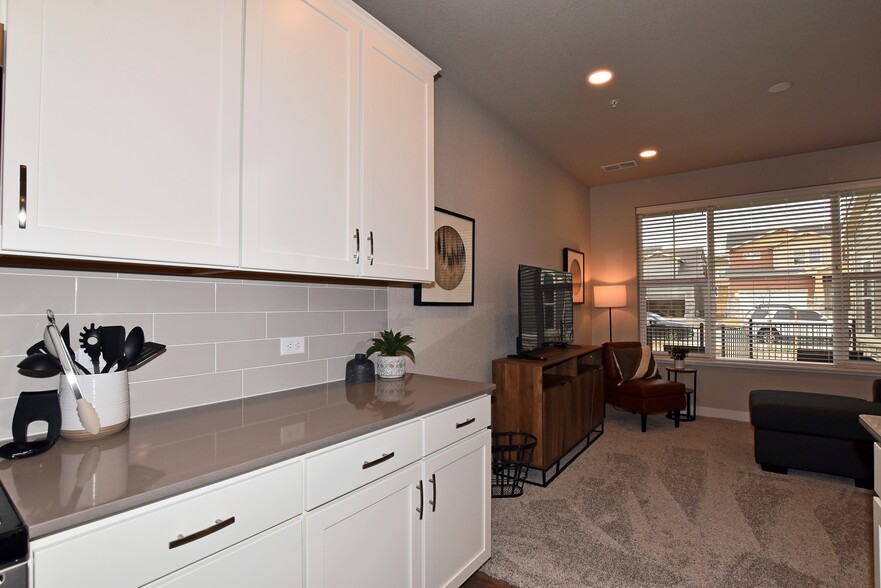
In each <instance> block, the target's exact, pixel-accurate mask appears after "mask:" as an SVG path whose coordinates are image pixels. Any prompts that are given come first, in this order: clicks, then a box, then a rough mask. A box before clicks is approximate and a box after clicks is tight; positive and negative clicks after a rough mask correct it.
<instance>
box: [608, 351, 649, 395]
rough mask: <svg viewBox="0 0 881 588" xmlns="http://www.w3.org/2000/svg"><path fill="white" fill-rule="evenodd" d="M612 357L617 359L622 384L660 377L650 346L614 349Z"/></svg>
mask: <svg viewBox="0 0 881 588" xmlns="http://www.w3.org/2000/svg"><path fill="white" fill-rule="evenodd" d="M612 357H614V358H615V364H616V365H617V367H618V373H620V374H621V380H622V382H623V381H626V380H641V379H647V378H656V377H657V376H658V366H657V365H655V358H654V356H653V355H652V350H651V347H649V346H648V345H640V346H639V347H624V348H619V349H613V350H612ZM618 385H619V386H620V385H621V383H620V382H619V384H618Z"/></svg>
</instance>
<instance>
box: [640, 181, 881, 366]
mask: <svg viewBox="0 0 881 588" xmlns="http://www.w3.org/2000/svg"><path fill="white" fill-rule="evenodd" d="M879 197H881V178H876V179H870V180H861V181H854V182H842V183H835V184H826V185H820V186H810V187H804V188H795V189H789V190H779V191H771V192H758V193H752V194H744V195H737V196H728V197H721V198H712V199H703V200H692V201H684V202H677V203H669V204H663V205H655V206H643V207H637V208H636V216H635V218H636V225H637V226H636V236H637V247H636V250H637V289H638V294H639V298H638V300H639V304H638V324H639V338H640V340H641V341H642V342H643V343H647V342H648V321H647V317H646V313H647V311H648V310H649V309H648V306H649V303H648V296H647V292H648V291H649V290H650V289H652V288H660V289H663V288H668V289H670V290H671V291H675V290H676V289H682V288H695V289H696V288H704V293H705V295H706V300H705V301H704V304H705V308H704V309H703V316H702V317H700V318H701V321H702V325H701V326H702V331H701V345H702V348H693V349H692V352H693V353H694V354H695V356H698V357H703V358H706V360H710V361H712V362H713V363H715V362H719V363H722V364H726V365H730V364H735V363H747V364H749V365H756V366H757V367H758V366H760V365H771V366H781V367H782V366H788V367H793V366H799V367H807V366H809V365H811V366H817V367H821V368H826V369H835V370H839V371H840V370H841V369H842V368H845V367H846V368H848V369H853V368H872V367H873V366H874V367H875V368H876V369H877V368H878V367H881V364H879V363H872V362H866V361H857V360H856V359H857V358H859V356H860V355H861V354H862V350H864V349H866V348H867V347H868V348H869V349H872V350H873V351H872V353H876V352H875V351H874V349H876V347H875V346H874V344H870V345H867V343H868V341H858V339H857V335H855V334H853V333H852V332H851V330H850V329H852V328H855V325H856V323H857V321H855V320H854V319H853V318H851V317H852V316H853V315H854V314H855V313H858V312H859V311H858V310H857V308H856V306H855V304H856V303H855V302H854V301H853V300H852V297H853V296H854V293H855V292H858V291H859V292H874V291H876V289H877V288H876V286H877V287H881V261H879V262H878V263H876V264H875V267H874V268H867V267H866V266H865V263H866V262H865V258H864V256H859V255H855V254H854V253H855V251H854V250H853V242H852V241H847V239H848V238H851V237H852V233H848V234H847V235H845V233H846V230H845V225H846V219H847V218H848V217H847V216H846V215H845V213H843V212H842V210H841V209H842V206H841V204H842V202H845V201H846V202H848V203H850V202H853V201H855V200H857V199H859V198H865V199H866V202H867V203H869V205H870V208H869V209H868V210H869V211H870V215H869V221H870V222H871V223H873V224H869V225H868V226H869V227H876V226H878V222H877V220H873V217H875V218H877V216H878V209H879V208H881V207H877V206H876V201H875V199H876V198H879ZM811 201H818V202H823V201H826V202H827V204H828V207H829V217H830V221H829V223H830V235H831V236H830V244H829V249H830V250H831V251H830V256H831V259H830V262H831V263H830V265H829V269H828V273H829V275H828V276H826V275H825V274H819V273H815V274H814V276H815V278H817V279H819V280H820V281H821V283H822V285H823V287H824V293H823V295H824V297H826V300H825V301H824V304H826V303H827V302H829V301H831V312H830V313H826V312H821V314H822V315H823V316H826V318H827V319H828V320H829V321H831V324H832V337H833V338H832V341H833V342H832V346H831V349H830V350H829V351H828V353H829V354H830V355H829V357H830V359H831V361H825V360H810V359H808V360H803V359H799V357H800V355H798V354H797V357H796V359H794V360H793V359H768V358H755V357H752V351H750V357H731V356H727V355H726V354H725V352H724V350H720V349H717V347H716V341H715V339H716V329H717V326H719V325H721V324H723V322H724V321H723V320H722V319H723V317H722V315H720V314H719V313H718V312H717V310H718V308H717V305H716V304H715V302H716V300H717V294H718V290H717V277H718V276H717V272H716V267H715V266H716V261H717V258H718V255H719V252H717V251H716V249H715V243H714V241H715V238H716V234H715V233H716V231H715V226H714V220H715V214H716V212H717V211H731V210H732V209H737V208H741V207H742V208H743V209H744V211H745V212H747V210H748V209H749V208H750V207H762V206H767V205H773V204H777V203H788V202H793V203H796V204H807V205H810V204H811ZM694 213H697V214H700V213H703V214H705V215H706V222H705V226H706V235H705V237H706V239H705V243H706V248H707V249H706V252H705V254H706V275H705V276H703V277H700V278H696V277H686V278H676V277H670V278H666V279H665V278H663V277H661V278H659V277H655V278H647V277H646V276H645V273H646V271H647V268H649V267H650V266H648V265H647V264H646V260H647V256H648V253H647V252H646V251H645V250H644V238H645V237H646V235H648V237H649V241H651V240H652V239H651V237H652V235H651V233H650V232H649V233H644V225H643V219H645V218H646V217H658V216H663V215H665V214H669V215H674V214H681V215H686V214H694ZM781 218H786V217H781ZM789 218H797V217H794V216H790V217H789ZM674 223H675V221H674ZM781 224H785V223H782V222H781ZM861 238H864V237H861ZM871 245H872V247H873V248H876V247H881V237H878V238H877V242H876V243H872V244H871ZM809 246H810V247H811V250H810V251H809V252H808V251H807V250H806V251H805V255H804V256H802V257H805V256H807V255H808V253H810V259H809V260H807V261H806V262H803V263H802V264H801V266H795V267H804V266H805V265H813V264H815V261H816V260H815V259H814V258H815V257H816V256H817V255H818V254H819V253H818V250H815V248H814V247H815V246H814V245H809ZM673 251H675V249H674V250H673ZM657 252H658V250H654V251H652V252H651V254H652V255H654V254H656V253H657ZM745 253H746V252H745ZM849 253H850V254H854V255H853V256H852V257H851V258H850V259H843V258H846V257H847V256H848V254H849ZM794 258H795V255H793V259H794ZM870 263H871V262H870ZM872 269H874V271H871V270H872ZM867 270H869V271H867ZM747 275H748V274H747ZM784 275H786V274H784ZM793 275H797V274H793ZM827 278H828V279H827ZM827 288H828V289H829V290H831V294H830V293H829V292H827V291H826V289H827ZM855 288H856V290H855ZM856 295H857V296H859V294H856ZM863 298H865V296H863ZM870 298H871V296H870ZM870 303H871V301H870ZM878 304H879V306H881V301H879V302H878ZM867 308H868V310H867V311H866V312H867V313H868V314H866V315H865V317H864V318H863V319H862V321H863V322H862V323H860V324H861V326H863V328H864V329H866V328H873V323H872V321H873V320H875V319H874V316H872V312H871V304H869V305H868V306H867ZM810 310H813V311H814V312H817V311H816V310H815V309H810ZM696 318H697V317H696ZM874 330H877V329H873V331H874ZM876 336H877V335H874V334H870V335H867V338H868V339H872V338H874V337H876ZM851 337H852V338H853V344H854V346H853V348H851ZM795 347H798V344H797V343H796V344H795ZM655 351H656V352H661V353H662V352H663V350H662V349H657V348H656V349H655ZM790 351H791V350H790ZM797 351H799V354H800V352H801V349H800V348H799V349H797ZM854 354H856V357H854ZM875 359H876V360H877V361H881V356H878V357H875ZM808 362H810V363H808ZM860 364H862V365H860ZM866 364H868V365H866ZM860 371H863V370H862V369H860Z"/></svg>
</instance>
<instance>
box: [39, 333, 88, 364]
mask: <svg viewBox="0 0 881 588" xmlns="http://www.w3.org/2000/svg"><path fill="white" fill-rule="evenodd" d="M55 330H56V331H57V330H58V327H57V326H56V327H55ZM36 345H37V344H36V343H35V344H34V345H32V346H31V348H33V347H36ZM43 347H44V348H45V349H46V352H47V353H49V354H50V355H52V356H53V357H58V350H57V349H56V348H55V345H54V344H53V343H52V337H50V335H49V331H48V329H44V330H43ZM58 347H59V348H61V347H63V348H64V349H67V350H68V352H69V354H68V357H69V358H70V361H71V364H72V365H73V366H74V368H73V371H74V372H75V373H78V374H79V373H81V374H88V373H89V370H87V369H86V368H84V367H83V365H82V364H81V363H80V362H78V361H77V360H76V359H74V357H73V352H71V351H70V347H69V346H68V345H65V344H64V340H63V339H61V335H60V334H59V345H58ZM58 359H59V361H60V360H61V358H60V357H58ZM62 367H64V366H63V365H62Z"/></svg>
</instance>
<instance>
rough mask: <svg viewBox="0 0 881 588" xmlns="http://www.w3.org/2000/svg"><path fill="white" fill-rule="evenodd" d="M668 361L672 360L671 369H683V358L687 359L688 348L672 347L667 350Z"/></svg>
mask: <svg viewBox="0 0 881 588" xmlns="http://www.w3.org/2000/svg"><path fill="white" fill-rule="evenodd" d="M668 353H669V354H670V359H672V360H673V367H674V368H675V369H677V370H681V369H682V368H684V367H685V358H686V357H688V347H681V346H674V347H670V349H669V350H668Z"/></svg>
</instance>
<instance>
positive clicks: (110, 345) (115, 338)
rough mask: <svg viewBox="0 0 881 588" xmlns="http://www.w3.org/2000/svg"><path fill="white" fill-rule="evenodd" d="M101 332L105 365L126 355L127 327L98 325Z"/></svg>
mask: <svg viewBox="0 0 881 588" xmlns="http://www.w3.org/2000/svg"><path fill="white" fill-rule="evenodd" d="M98 330H99V331H100V332H101V356H102V357H103V358H104V363H105V365H106V364H108V363H113V362H114V361H116V360H117V359H119V358H120V357H122V356H123V355H125V327H120V326H116V325H114V326H111V327H98Z"/></svg>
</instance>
